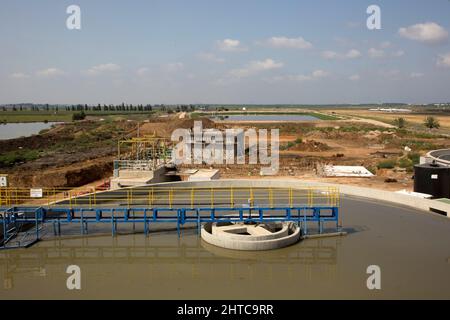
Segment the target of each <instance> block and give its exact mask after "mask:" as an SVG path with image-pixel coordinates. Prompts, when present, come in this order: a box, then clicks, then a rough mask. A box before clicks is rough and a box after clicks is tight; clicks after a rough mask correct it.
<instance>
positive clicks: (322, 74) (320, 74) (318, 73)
mask: <svg viewBox="0 0 450 320" xmlns="http://www.w3.org/2000/svg"><path fill="white" fill-rule="evenodd" d="M328 76H330V73H329V72H327V71H324V70H314V71H313V72H311V74H309V75H304V74H293V75H292V74H291V75H284V76H274V77H272V78H270V79H266V80H268V81H269V82H279V81H298V82H302V81H311V80H315V79H321V78H326V77H328Z"/></svg>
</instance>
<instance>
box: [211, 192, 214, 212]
mask: <svg viewBox="0 0 450 320" xmlns="http://www.w3.org/2000/svg"><path fill="white" fill-rule="evenodd" d="M210 193H211V208H214V189H213V188H211V190H210Z"/></svg>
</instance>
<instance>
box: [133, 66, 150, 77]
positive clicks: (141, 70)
mask: <svg viewBox="0 0 450 320" xmlns="http://www.w3.org/2000/svg"><path fill="white" fill-rule="evenodd" d="M148 71H149V68H147V67H142V68H139V69H137V70H136V74H137V75H138V76H141V77H142V76H145V75H146V74H147V73H148Z"/></svg>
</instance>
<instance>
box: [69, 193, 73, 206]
mask: <svg viewBox="0 0 450 320" xmlns="http://www.w3.org/2000/svg"><path fill="white" fill-rule="evenodd" d="M69 207H70V209H72V191H69Z"/></svg>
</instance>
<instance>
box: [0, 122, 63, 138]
mask: <svg viewBox="0 0 450 320" xmlns="http://www.w3.org/2000/svg"><path fill="white" fill-rule="evenodd" d="M59 123H60V122H47V123H45V122H29V123H28V122H27V123H25V122H24V123H7V124H0V140H7V139H15V138H20V137H28V136H31V135H33V134H38V133H39V132H40V131H41V130H44V129H49V128H51V126H52V125H54V124H59Z"/></svg>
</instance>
